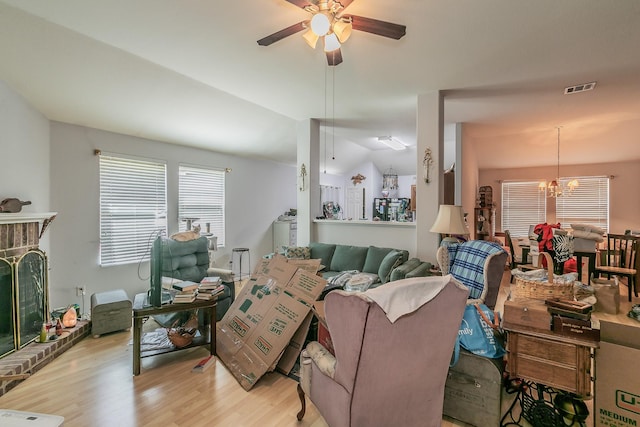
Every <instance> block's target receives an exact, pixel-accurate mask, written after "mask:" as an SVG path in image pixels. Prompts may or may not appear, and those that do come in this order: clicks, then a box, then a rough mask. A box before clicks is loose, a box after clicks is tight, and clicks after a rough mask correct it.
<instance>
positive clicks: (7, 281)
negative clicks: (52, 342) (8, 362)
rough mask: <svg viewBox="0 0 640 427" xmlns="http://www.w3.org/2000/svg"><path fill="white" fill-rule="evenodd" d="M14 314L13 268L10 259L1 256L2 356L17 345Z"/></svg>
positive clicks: (0, 319) (0, 340)
mask: <svg viewBox="0 0 640 427" xmlns="http://www.w3.org/2000/svg"><path fill="white" fill-rule="evenodd" d="M13 315H14V311H13V269H12V268H11V264H10V263H9V261H8V260H6V259H4V258H0V357H1V356H3V355H5V354H7V353H10V352H12V351H13V350H14V349H15V347H16V344H15V338H14V334H13V331H14V322H13Z"/></svg>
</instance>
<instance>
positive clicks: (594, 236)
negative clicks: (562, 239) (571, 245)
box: [573, 230, 604, 242]
mask: <svg viewBox="0 0 640 427" xmlns="http://www.w3.org/2000/svg"><path fill="white" fill-rule="evenodd" d="M573 237H574V238H580V239H586V240H595V241H596V242H604V237H602V235H600V234H598V233H594V232H592V231H586V230H573Z"/></svg>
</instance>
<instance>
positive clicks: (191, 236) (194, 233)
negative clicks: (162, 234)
mask: <svg viewBox="0 0 640 427" xmlns="http://www.w3.org/2000/svg"><path fill="white" fill-rule="evenodd" d="M171 238H172V239H173V240H177V241H178V242H187V241H189V240H195V239H198V238H200V226H199V225H196V226H194V227H193V230H189V231H181V232H180V233H174V234H172V235H171Z"/></svg>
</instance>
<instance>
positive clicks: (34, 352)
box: [0, 320, 91, 396]
mask: <svg viewBox="0 0 640 427" xmlns="http://www.w3.org/2000/svg"><path fill="white" fill-rule="evenodd" d="M65 331H68V332H70V334H69V335H68V336H66V337H64V338H59V339H57V340H55V341H49V342H47V343H44V344H41V343H37V342H32V343H30V344H27V345H26V346H24V347H23V348H21V349H20V350H18V351H16V352H15V353H11V354H9V355H7V356H5V357H3V358H2V359H0V396H2V395H3V394H5V393H7V392H8V391H9V390H11V389H12V388H14V387H15V386H17V385H18V384H19V383H20V382H21V381H24V380H23V379H13V380H7V381H5V380H3V379H2V377H3V376H5V375H16V374H33V373H35V372H37V371H39V370H40V369H42V368H43V367H44V366H46V365H47V364H49V363H50V362H52V361H53V359H55V358H56V357H58V356H60V355H61V354H62V353H64V352H65V351H67V350H69V349H70V348H71V347H72V346H73V345H75V344H76V343H78V342H79V341H80V340H81V339H83V338H84V337H86V336H87V335H89V333H90V332H91V322H89V321H85V320H81V321H78V324H77V325H76V326H75V327H73V328H68V329H65Z"/></svg>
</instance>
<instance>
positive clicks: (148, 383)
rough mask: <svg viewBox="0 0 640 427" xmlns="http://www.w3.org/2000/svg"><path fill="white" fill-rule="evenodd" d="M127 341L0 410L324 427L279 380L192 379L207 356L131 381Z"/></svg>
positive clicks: (100, 425) (78, 360)
mask: <svg viewBox="0 0 640 427" xmlns="http://www.w3.org/2000/svg"><path fill="white" fill-rule="evenodd" d="M507 277H508V276H507ZM508 283H509V282H508V278H507V279H506V285H507V286H506V287H507V288H508ZM503 284H505V280H503ZM503 287H504V286H503ZM501 295H502V297H501V299H504V295H506V290H505V294H502V293H501ZM130 339H131V333H130V332H119V333H113V334H108V335H104V336H102V337H100V338H98V339H94V338H92V337H88V338H86V339H84V340H83V341H81V342H80V343H79V344H77V345H75V346H74V347H73V348H72V349H70V350H68V351H67V352H65V353H64V354H63V355H62V356H60V357H59V358H58V359H56V360H55V361H53V362H52V363H50V364H49V365H47V366H46V367H44V368H43V369H42V370H40V371H39V372H37V373H35V374H34V375H32V376H31V377H30V378H29V379H27V380H26V381H24V382H22V383H21V384H20V385H19V386H17V387H16V388H15V389H13V390H11V391H9V392H8V393H7V394H5V395H4V396H2V397H0V408H4V409H12V410H21V411H29V412H38V413H45V414H46V413H48V414H56V415H60V416H63V417H64V418H65V423H64V425H65V427H76V426H77V427H107V426H108V427H113V426H117V427H129V426H158V427H168V426H169V427H170V426H192V427H197V426H229V427H231V426H233V427H239V426H242V427H244V426H246V427H250V426H256V427H269V426H274V427H275V426H278V427H286V426H292V427H294V426H295V427H326V426H327V424H326V423H325V421H324V420H323V419H322V417H321V416H320V415H319V414H318V411H317V410H316V408H315V407H314V406H313V404H311V403H310V402H309V401H308V399H307V412H306V415H305V417H304V419H303V420H302V422H298V421H297V420H296V413H297V412H298V410H299V400H298V396H297V393H296V382H295V381H294V380H292V379H290V378H287V377H285V376H283V375H281V374H278V373H269V374H267V375H266V376H264V377H263V378H261V379H260V381H259V382H258V383H257V384H256V386H255V387H254V388H253V389H252V390H251V391H249V392H247V391H245V390H244V389H242V387H240V385H239V384H238V383H237V381H236V380H235V378H234V377H233V376H232V375H231V374H230V373H229V372H228V371H227V369H226V368H225V366H224V365H223V364H222V363H221V362H220V361H217V362H216V365H215V366H213V367H211V368H210V369H209V370H207V371H206V372H205V373H203V374H195V373H191V368H192V367H193V365H195V364H196V363H197V362H198V361H199V360H200V359H202V358H203V357H206V356H207V354H208V353H207V351H206V349H205V348H195V349H190V350H184V351H179V352H175V353H171V354H166V355H161V356H156V357H150V358H145V359H143V360H142V373H141V375H139V376H137V377H133V376H132V373H131V369H132V347H131V346H130V345H129V341H130ZM461 425H464V424H461V423H456V422H453V421H447V420H445V421H443V423H442V426H446V427H450V426H461ZM483 427H484V426H483ZM487 427H491V426H487Z"/></svg>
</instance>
